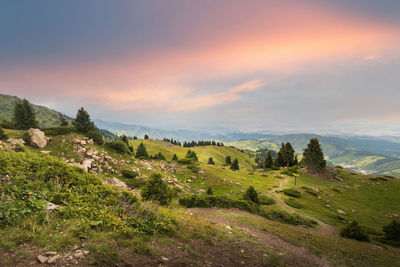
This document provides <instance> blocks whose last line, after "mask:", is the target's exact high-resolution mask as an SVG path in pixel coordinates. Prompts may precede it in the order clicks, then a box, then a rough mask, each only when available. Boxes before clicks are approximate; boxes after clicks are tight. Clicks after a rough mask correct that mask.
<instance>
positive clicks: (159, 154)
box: [150, 152, 166, 160]
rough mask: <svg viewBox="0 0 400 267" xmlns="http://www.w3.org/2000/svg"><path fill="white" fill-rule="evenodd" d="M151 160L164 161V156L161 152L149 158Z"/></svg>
mask: <svg viewBox="0 0 400 267" xmlns="http://www.w3.org/2000/svg"><path fill="white" fill-rule="evenodd" d="M150 158H151V159H156V160H166V158H165V157H164V155H163V154H162V153H161V152H158V154H155V155H154V156H152V157H150Z"/></svg>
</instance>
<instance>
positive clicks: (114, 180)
mask: <svg viewBox="0 0 400 267" xmlns="http://www.w3.org/2000/svg"><path fill="white" fill-rule="evenodd" d="M106 183H107V184H110V185H113V186H116V187H120V188H122V189H126V190H128V189H129V188H128V186H127V185H126V184H125V183H124V182H122V181H121V180H119V179H117V178H115V177H113V178H112V179H110V180H108V181H106Z"/></svg>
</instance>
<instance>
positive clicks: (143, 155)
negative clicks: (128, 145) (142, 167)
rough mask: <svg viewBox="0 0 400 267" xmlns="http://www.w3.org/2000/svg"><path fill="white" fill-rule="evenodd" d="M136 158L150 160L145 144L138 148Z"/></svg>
mask: <svg viewBox="0 0 400 267" xmlns="http://www.w3.org/2000/svg"><path fill="white" fill-rule="evenodd" d="M135 157H136V158H138V159H148V158H149V154H148V153H147V149H146V147H145V146H144V144H143V143H140V145H139V146H138V148H137V150H136V155H135Z"/></svg>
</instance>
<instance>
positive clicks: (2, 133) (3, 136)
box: [0, 128, 8, 141]
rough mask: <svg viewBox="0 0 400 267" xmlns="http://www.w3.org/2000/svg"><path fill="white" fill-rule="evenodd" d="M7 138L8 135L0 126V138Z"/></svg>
mask: <svg viewBox="0 0 400 267" xmlns="http://www.w3.org/2000/svg"><path fill="white" fill-rule="evenodd" d="M7 139H8V135H7V134H6V133H5V132H4V131H3V129H1V128H0V140H3V141H5V140H7Z"/></svg>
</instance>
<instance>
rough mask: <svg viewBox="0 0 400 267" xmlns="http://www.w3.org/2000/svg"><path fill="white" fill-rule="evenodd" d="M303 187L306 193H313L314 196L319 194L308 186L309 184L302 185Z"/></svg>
mask: <svg viewBox="0 0 400 267" xmlns="http://www.w3.org/2000/svg"><path fill="white" fill-rule="evenodd" d="M301 189H303V190H304V191H305V192H306V193H308V194H310V195H313V196H318V193H317V192H315V191H314V190H313V189H311V188H309V187H307V186H302V187H301Z"/></svg>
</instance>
